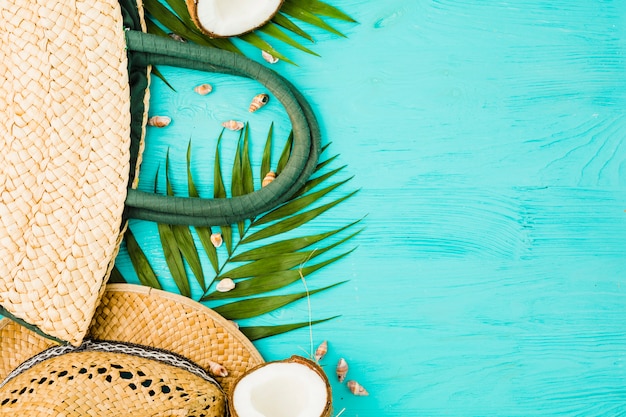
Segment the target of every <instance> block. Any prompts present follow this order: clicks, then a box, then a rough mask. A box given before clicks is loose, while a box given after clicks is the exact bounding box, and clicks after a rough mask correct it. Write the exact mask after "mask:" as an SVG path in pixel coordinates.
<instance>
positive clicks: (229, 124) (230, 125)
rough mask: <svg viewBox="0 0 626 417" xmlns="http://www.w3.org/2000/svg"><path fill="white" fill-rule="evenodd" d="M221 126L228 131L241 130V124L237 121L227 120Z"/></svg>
mask: <svg viewBox="0 0 626 417" xmlns="http://www.w3.org/2000/svg"><path fill="white" fill-rule="evenodd" d="M222 126H224V127H225V128H226V129H228V130H241V129H243V122H239V121H237V120H228V121H226V122H224V123H222Z"/></svg>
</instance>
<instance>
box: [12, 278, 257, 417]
mask: <svg viewBox="0 0 626 417" xmlns="http://www.w3.org/2000/svg"><path fill="white" fill-rule="evenodd" d="M92 340H93V342H92ZM103 341H106V342H103ZM261 363H263V359H262V357H261V355H260V354H259V353H258V351H257V350H256V349H255V348H254V346H253V345H252V343H251V342H250V341H249V340H248V339H247V338H246V337H245V336H244V335H243V334H242V333H241V332H239V330H237V328H236V326H235V325H234V324H233V323H231V322H229V321H228V320H226V319H224V318H223V317H221V316H220V315H218V314H217V313H215V312H214V311H212V310H210V309H209V308H207V307H204V306H203V305H201V304H199V303H197V302H195V301H192V300H190V299H188V298H186V297H182V296H180V295H176V294H171V293H168V292H164V291H160V290H155V289H150V288H147V287H143V286H137V285H130V284H111V285H108V286H107V288H106V292H105V293H104V295H103V297H102V300H101V303H100V305H99V306H98V308H97V310H96V312H95V315H94V317H93V321H92V323H91V327H90V329H89V333H88V335H87V339H86V341H85V342H84V343H83V344H82V345H81V346H80V347H78V348H76V347H73V346H69V345H59V344H57V343H55V342H53V341H50V340H49V339H46V338H43V337H42V336H40V335H38V334H36V333H34V332H32V331H30V330H28V329H26V328H25V327H23V326H20V325H18V324H16V323H15V322H13V321H11V320H8V319H3V320H1V321H0V381H2V380H4V381H3V382H0V410H2V411H5V410H6V412H15V413H16V415H17V413H20V412H21V413H24V412H29V413H32V414H29V415H57V413H56V412H55V411H54V410H61V409H62V410H63V413H64V414H63V415H66V416H84V415H92V414H93V413H95V414H94V415H99V416H107V415H111V416H113V415H120V414H122V413H123V414H132V415H137V416H152V415H168V416H169V415H193V414H194V411H195V410H202V409H204V410H206V408H205V407H207V406H211V407H213V409H214V410H216V409H221V408H223V407H224V401H225V400H224V398H226V395H227V394H228V392H229V391H230V389H231V387H232V386H233V384H234V382H235V381H236V380H237V379H238V378H239V377H240V376H241V375H243V374H244V373H245V372H246V371H248V370H249V369H252V368H254V367H255V366H257V365H259V364H261ZM215 364H219V365H222V366H223V367H224V368H226V370H227V371H228V375H227V376H226V377H220V376H213V377H210V376H207V371H208V370H210V369H211V368H212V367H214V366H215ZM70 377H71V378H70ZM212 379H214V380H215V381H216V382H218V383H219V385H221V387H220V386H218V385H216V384H215V383H214V382H212ZM41 381H43V382H41ZM172 393H175V394H177V395H171V394H172ZM180 394H185V395H184V396H183V397H181V396H180ZM181 399H182V400H183V403H181ZM59 407H61V408H59ZM173 410H174V411H175V412H174V411H173ZM205 412H206V411H205ZM159 413H163V414H159ZM177 413H180V414H177ZM195 415H196V416H199V415H200V414H199V413H196V414H195ZM210 415H214V414H208V413H207V414H206V416H210ZM215 415H221V414H215Z"/></svg>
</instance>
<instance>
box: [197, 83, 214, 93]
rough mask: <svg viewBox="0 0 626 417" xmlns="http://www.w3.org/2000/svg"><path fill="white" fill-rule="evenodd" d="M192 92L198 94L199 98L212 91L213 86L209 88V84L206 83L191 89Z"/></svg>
mask: <svg viewBox="0 0 626 417" xmlns="http://www.w3.org/2000/svg"><path fill="white" fill-rule="evenodd" d="M193 91H195V92H196V93H198V94H200V95H201V96H206V95H207V94H209V93H210V92H211V91H213V86H211V84H206V83H205V84H200V85H197V86H195V87H194V88H193Z"/></svg>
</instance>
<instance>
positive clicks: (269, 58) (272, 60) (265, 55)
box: [261, 51, 279, 64]
mask: <svg viewBox="0 0 626 417" xmlns="http://www.w3.org/2000/svg"><path fill="white" fill-rule="evenodd" d="M261 56H262V57H263V59H264V60H266V61H267V62H269V63H270V64H275V63H277V62H278V61H279V59H278V58H276V57H275V56H274V55H272V54H270V53H269V52H265V51H261Z"/></svg>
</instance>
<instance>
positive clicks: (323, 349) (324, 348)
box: [315, 340, 328, 362]
mask: <svg viewBox="0 0 626 417" xmlns="http://www.w3.org/2000/svg"><path fill="white" fill-rule="evenodd" d="M327 352H328V342H327V341H326V340H324V341H323V342H322V343H320V345H319V346H318V347H317V349H316V350H315V360H316V361H318V362H319V361H320V360H321V359H322V358H323V357H324V355H326V353H327Z"/></svg>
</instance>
